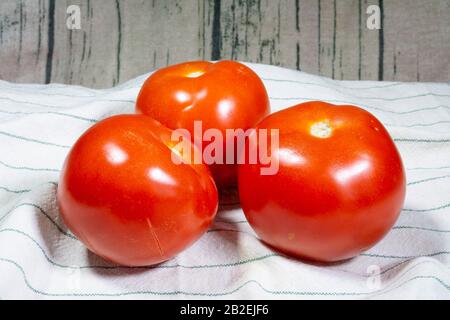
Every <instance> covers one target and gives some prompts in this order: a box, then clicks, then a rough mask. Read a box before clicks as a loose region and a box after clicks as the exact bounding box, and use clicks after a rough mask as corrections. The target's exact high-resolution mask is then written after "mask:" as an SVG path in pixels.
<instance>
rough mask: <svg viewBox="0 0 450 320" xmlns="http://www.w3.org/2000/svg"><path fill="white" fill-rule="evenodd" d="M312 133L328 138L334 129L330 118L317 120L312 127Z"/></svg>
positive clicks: (315, 135)
mask: <svg viewBox="0 0 450 320" xmlns="http://www.w3.org/2000/svg"><path fill="white" fill-rule="evenodd" d="M310 133H311V135H313V136H314V137H317V138H322V139H324V138H328V137H330V136H331V133H332V129H331V125H330V122H329V121H328V120H323V121H319V122H315V123H313V124H312V126H311V127H310Z"/></svg>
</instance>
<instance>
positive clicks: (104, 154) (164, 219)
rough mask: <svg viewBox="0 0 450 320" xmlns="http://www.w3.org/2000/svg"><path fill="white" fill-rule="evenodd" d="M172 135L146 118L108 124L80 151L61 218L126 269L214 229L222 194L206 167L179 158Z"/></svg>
mask: <svg viewBox="0 0 450 320" xmlns="http://www.w3.org/2000/svg"><path fill="white" fill-rule="evenodd" d="M170 135H171V130H169V129H167V128H165V127H163V126H162V125H161V124H159V123H158V122H156V121H155V120H153V119H151V118H149V117H146V116H143V115H120V116H113V117H111V118H108V119H106V120H103V121H101V122H99V123H97V124H96V125H94V126H93V127H91V128H90V129H89V130H88V131H86V133H84V134H83V135H82V136H81V137H80V139H79V140H78V141H77V142H76V143H75V145H74V146H73V147H72V149H71V151H70V153H69V155H68V157H67V159H66V162H65V164H64V168H63V171H62V174H61V179H60V183H59V186H58V204H59V208H60V212H61V216H62V218H63V219H64V221H65V222H66V224H67V226H68V227H69V229H70V230H71V231H72V232H73V233H74V234H75V235H76V236H77V237H78V238H79V239H80V240H81V241H82V242H83V243H84V244H85V245H86V246H87V247H88V248H89V249H90V250H91V251H93V252H95V253H96V254H98V255H99V256H102V257H103V258H105V259H108V260H111V261H113V262H116V263H118V264H121V265H128V266H144V265H152V264H156V263H159V262H162V261H165V260H167V259H170V258H171V257H173V256H174V255H176V254H177V253H179V252H180V251H181V250H183V249H185V248H186V247H187V246H189V245H190V244H192V243H193V242H194V241H195V240H196V239H198V238H199V237H200V236H201V235H202V234H203V233H204V232H205V231H206V230H207V228H208V226H209V224H210V223H211V221H212V220H213V218H214V216H215V214H216V211H217V202H218V200H217V190H216V187H215V184H214V181H213V179H212V177H211V175H210V173H209V170H208V167H207V166H205V165H203V164H198V165H195V164H193V165H189V164H186V163H181V164H179V165H177V164H175V163H174V162H173V161H172V158H171V157H172V156H173V154H172V150H171V147H170V146H171V142H170Z"/></svg>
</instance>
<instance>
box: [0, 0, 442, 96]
mask: <svg viewBox="0 0 450 320" xmlns="http://www.w3.org/2000/svg"><path fill="white" fill-rule="evenodd" d="M371 4H375V5H378V6H379V7H380V8H381V11H382V14H383V15H382V17H383V19H382V23H383V28H382V29H381V30H369V29H368V28H367V27H366V20H367V17H368V15H367V14H366V9H367V7H368V6H369V5H371ZM69 5H78V6H79V7H80V12H81V29H80V30H69V29H68V28H67V26H66V19H67V13H66V10H67V7H68V6H69ZM449 21H450V2H449V1H448V0H435V1H421V0H404V1H394V0H346V1H337V0H189V1H182V0H170V1H165V0H150V1H146V0H134V1H124V0H104V1H95V0H70V1H69V0H58V1H56V0H16V1H15V0H3V1H1V2H0V61H1V62H2V65H1V67H0V78H1V79H6V80H12V81H18V82H39V83H45V82H63V83H72V84H82V85H86V86H90V87H110V86H113V85H115V84H118V83H121V82H123V81H126V80H127V79H130V78H132V77H135V76H137V75H139V74H142V73H145V72H148V71H150V70H152V69H155V68H159V67H161V66H165V65H167V64H172V63H177V62H181V61H186V60H194V59H213V60H214V59H235V60H242V61H249V62H259V63H268V64H273V65H280V66H284V67H288V68H292V69H300V70H303V71H306V72H309V73H314V74H320V75H325V76H328V77H334V78H336V79H363V80H405V81H416V80H419V81H447V82H449V81H450V23H449Z"/></svg>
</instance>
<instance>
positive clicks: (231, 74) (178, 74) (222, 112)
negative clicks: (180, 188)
mask: <svg viewBox="0 0 450 320" xmlns="http://www.w3.org/2000/svg"><path fill="white" fill-rule="evenodd" d="M136 111H137V112H138V113H143V114H146V115H149V116H151V117H152V118H154V119H156V120H158V121H159V122H161V123H162V124H164V125H165V126H167V127H169V128H171V129H177V128H185V129H187V130H189V132H190V133H191V137H192V139H194V121H195V120H201V121H202V127H203V130H207V129H210V128H215V129H219V130H220V131H221V132H222V135H223V137H225V130H226V129H244V130H246V129H249V128H252V127H254V126H255V125H256V124H257V123H258V122H259V121H261V120H262V119H263V118H264V117H265V116H266V115H268V114H269V113H270V106H269V99H268V96H267V92H266V89H265V88H264V84H263V83H262V81H261V79H260V78H259V77H258V76H257V75H256V73H254V72H253V71H252V70H251V69H249V68H247V67H246V66H244V65H243V64H241V63H238V62H233V61H220V62H217V63H211V62H206V61H194V62H187V63H181V64H177V65H173V66H170V67H167V68H163V69H160V70H158V71H156V72H155V73H153V74H152V75H151V76H150V77H149V78H148V79H147V80H146V81H145V83H144V85H143V86H142V89H141V91H140V93H139V96H138V98H137V101H136ZM200 139H201V138H200ZM209 143H211V142H203V149H204V148H205V147H206V146H207V145H208V144H209ZM231 143H233V141H228V145H227V144H226V142H225V139H224V143H223V148H224V149H223V150H224V153H223V163H224V164H212V165H211V166H210V169H211V171H212V174H213V176H214V179H215V181H216V183H217V185H218V187H219V188H220V187H232V186H235V185H236V181H237V172H236V161H235V162H234V164H225V160H226V159H225V157H226V152H230V151H229V150H230V148H232V147H233V146H232V145H231ZM233 144H234V143H233ZM235 150H236V149H235ZM234 154H235V155H236V152H235V153H234Z"/></svg>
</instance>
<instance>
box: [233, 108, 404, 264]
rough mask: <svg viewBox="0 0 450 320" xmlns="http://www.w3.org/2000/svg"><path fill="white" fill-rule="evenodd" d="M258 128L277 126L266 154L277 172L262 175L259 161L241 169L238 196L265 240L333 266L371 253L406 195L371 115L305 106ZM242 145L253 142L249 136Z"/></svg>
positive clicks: (398, 167) (390, 149)
mask: <svg viewBox="0 0 450 320" xmlns="http://www.w3.org/2000/svg"><path fill="white" fill-rule="evenodd" d="M257 129H258V130H259V129H279V148H276V149H275V150H269V152H271V157H272V161H278V164H279V170H278V172H277V173H276V174H275V175H261V171H260V169H261V168H262V167H264V165H262V164H261V163H258V162H257V163H256V164H249V163H247V164H244V165H240V166H239V174H238V176H239V195H240V200H241V205H242V207H243V210H244V212H245V215H246V217H247V219H248V221H249V223H250V224H251V225H252V227H253V228H254V230H255V231H256V233H257V234H258V235H259V237H260V238H261V239H262V240H263V241H264V242H266V243H268V244H269V245H271V246H273V247H274V248H277V249H279V250H281V251H283V252H285V253H287V254H291V255H294V256H297V257H301V258H306V259H312V260H318V261H337V260H343V259H347V258H350V257H353V256H355V255H358V254H359V253H360V252H362V251H364V250H366V249H368V248H370V247H371V246H373V245H374V244H375V243H377V242H378V241H379V240H380V239H381V238H383V236H384V235H385V234H386V233H387V232H388V231H389V230H390V229H391V227H392V226H393V225H394V223H395V221H396V219H397V217H398V216H399V213H400V211H401V209H402V205H403V201H404V198H405V174H404V169H403V164H402V161H401V158H400V155H399V153H398V151H397V149H396V147H395V145H394V142H393V141H392V139H391V137H390V136H389V134H388V132H387V131H386V129H385V128H384V127H383V125H382V124H381V123H380V122H379V121H378V120H377V119H376V118H375V117H374V116H372V115H371V114H370V113H368V112H367V111H364V110H363V109H360V108H358V107H354V106H335V105H331V104H328V103H324V102H308V103H304V104H300V105H296V106H293V107H291V108H288V109H285V110H282V111H280V112H277V113H274V114H272V115H270V116H269V117H267V118H266V119H264V120H263V121H262V122H261V123H260V124H259V125H258V126H257ZM258 132H259V131H258ZM255 134H256V133H255ZM249 147H250V148H251V149H254V148H258V143H257V142H256V143H255V141H252V140H251V139H249V140H248V141H247V148H249ZM269 149H270V148H269ZM248 150H249V149H247V152H248Z"/></svg>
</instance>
